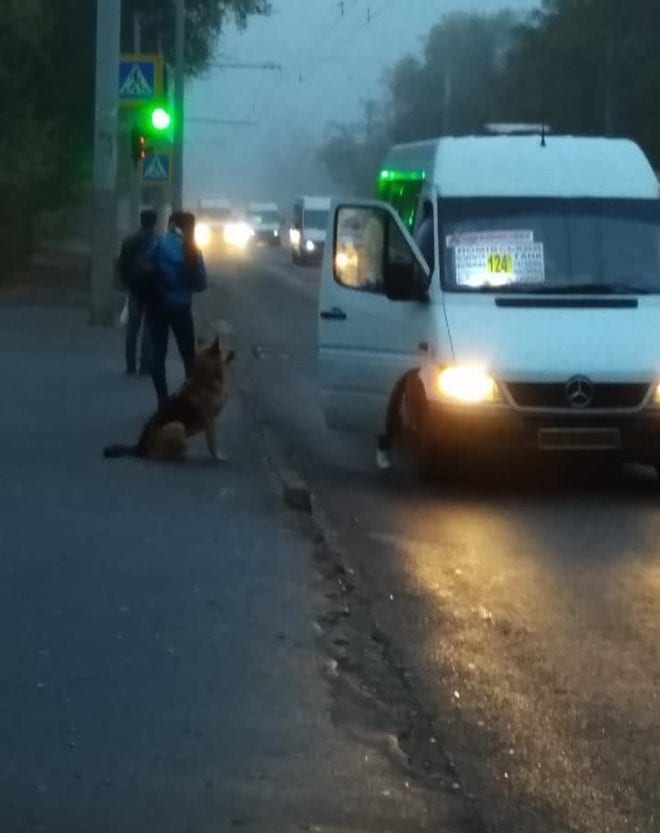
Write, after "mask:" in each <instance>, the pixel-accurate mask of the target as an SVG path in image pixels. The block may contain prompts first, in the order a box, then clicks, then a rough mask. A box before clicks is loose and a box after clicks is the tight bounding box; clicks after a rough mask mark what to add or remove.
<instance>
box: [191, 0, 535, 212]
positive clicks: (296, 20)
mask: <svg viewBox="0 0 660 833" xmlns="http://www.w3.org/2000/svg"><path fill="white" fill-rule="evenodd" d="M535 5H537V4H536V3H534V2H532V0H508V2H506V1H504V2H503V0H445V1H444V2H434V0H406V1H405V2H402V0H345V2H344V3H343V4H341V3H339V2H337V0H274V2H273V12H272V14H271V15H270V16H269V17H263V18H251V19H250V20H249V22H248V28H247V29H246V30H244V31H239V30H237V29H236V27H234V26H231V27H229V28H228V29H227V31H226V32H225V34H224V35H223V37H222V39H221V41H220V43H219V44H218V62H221V63H260V64H261V63H268V64H270V63H272V64H274V65H278V67H281V69H263V70H256V69H229V68H214V69H213V70H211V71H210V72H209V73H208V74H207V76H206V77H204V78H202V79H197V80H195V81H193V82H191V84H190V85H189V88H188V94H187V148H186V184H187V188H186V190H187V192H188V197H189V199H191V200H194V199H195V198H197V197H198V196H199V195H201V194H205V195H219V194H229V195H230V196H234V197H235V198H237V199H250V198H254V199H258V198H266V197H269V196H270V194H269V193H267V192H268V191H274V190H277V191H280V193H281V192H282V190H283V185H282V183H283V181H285V182H287V183H288V184H290V188H289V189H286V190H292V191H293V192H296V191H298V190H300V189H304V190H328V189H329V188H330V187H331V183H330V182H329V181H328V178H327V175H326V174H325V172H324V170H323V167H322V165H320V163H319V162H318V160H317V157H316V153H315V148H316V147H317V146H318V145H319V143H320V142H321V140H322V138H323V135H324V133H325V131H326V128H327V125H328V124H330V123H332V122H350V121H352V120H354V119H358V118H360V116H361V115H362V114H363V113H364V106H365V103H366V102H367V100H369V99H376V100H377V99H379V98H381V97H382V95H383V92H384V90H383V85H382V82H383V77H384V74H385V71H386V70H387V68H388V67H390V66H391V65H392V64H394V63H395V62H396V61H397V59H399V58H400V57H402V56H403V55H404V54H406V53H410V52H412V53H421V51H422V49H423V43H424V39H425V36H426V34H427V33H428V31H429V30H430V29H431V27H432V26H433V25H434V24H435V23H437V22H438V21H439V20H440V19H441V18H442V17H443V16H444V15H445V14H450V13H452V12H461V11H463V12H479V11H483V12H496V11H499V10H500V9H503V8H508V9H512V10H514V11H517V12H520V13H525V12H527V11H530V10H531V9H532V8H534V6H535ZM342 6H343V15H342V14H341V9H342ZM201 119H214V120H218V119H219V120H228V121H237V122H249V124H243V125H241V124H235V125H234V124H215V123H206V122H203V121H198V120H201Z"/></svg>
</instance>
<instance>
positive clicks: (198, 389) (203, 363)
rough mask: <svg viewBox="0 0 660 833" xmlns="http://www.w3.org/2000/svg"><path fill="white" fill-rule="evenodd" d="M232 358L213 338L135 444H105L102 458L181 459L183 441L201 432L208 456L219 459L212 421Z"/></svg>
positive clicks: (223, 396)
mask: <svg viewBox="0 0 660 833" xmlns="http://www.w3.org/2000/svg"><path fill="white" fill-rule="evenodd" d="M234 356H235V354H234V351H233V350H228V351H226V352H225V351H223V350H222V349H221V348H220V342H219V340H218V339H217V338H216V339H215V341H214V342H213V343H212V344H211V345H210V346H209V347H206V348H205V349H203V350H201V351H200V352H199V353H198V354H197V356H196V357H195V364H194V366H193V372H192V375H191V377H190V379H188V380H187V381H186V382H185V383H184V385H183V386H182V387H181V388H180V389H179V390H178V391H177V392H176V393H175V394H173V395H172V396H170V397H169V399H167V400H166V401H165V402H164V403H163V405H162V406H161V407H160V408H159V409H158V410H157V411H156V413H155V414H154V415H153V416H152V417H151V418H150V419H149V421H148V422H147V424H146V425H145V426H144V428H143V429H142V433H141V434H140V438H139V440H138V441H137V443H136V444H135V445H133V446H128V445H109V446H107V447H106V448H105V449H104V451H103V456H104V457H107V458H115V457H143V458H148V459H150V460H177V459H181V458H182V457H184V456H185V453H186V441H187V439H188V438H189V437H192V436H194V435H195V434H201V433H202V432H204V434H205V435H206V442H207V444H208V449H209V452H210V454H211V457H212V458H213V459H214V460H216V461H220V460H222V457H221V455H220V454H219V453H218V447H217V444H216V435H215V422H216V419H217V418H218V416H219V415H220V413H221V411H222V409H223V408H224V406H225V403H226V402H227V398H228V395H229V390H228V381H229V380H228V375H229V374H228V371H227V365H228V364H229V363H230V362H232V361H233V360H234Z"/></svg>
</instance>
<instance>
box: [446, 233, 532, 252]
mask: <svg viewBox="0 0 660 833" xmlns="http://www.w3.org/2000/svg"><path fill="white" fill-rule="evenodd" d="M533 242H534V232H533V231H526V230H524V229H513V230H506V229H503V230H501V231H499V230H493V231H467V232H459V233H458V234H448V235H447V237H446V239H445V243H446V245H447V248H448V249H455V248H456V247H457V246H503V245H506V244H510V245H513V246H520V245H523V244H525V243H533Z"/></svg>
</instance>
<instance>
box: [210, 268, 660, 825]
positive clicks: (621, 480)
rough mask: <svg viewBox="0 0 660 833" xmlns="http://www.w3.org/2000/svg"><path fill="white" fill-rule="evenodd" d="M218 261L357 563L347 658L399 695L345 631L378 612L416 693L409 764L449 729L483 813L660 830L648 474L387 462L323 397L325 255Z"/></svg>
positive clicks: (234, 311)
mask: <svg viewBox="0 0 660 833" xmlns="http://www.w3.org/2000/svg"><path fill="white" fill-rule="evenodd" d="M215 274H216V282H217V288H216V289H214V290H213V292H212V293H210V296H209V298H208V300H207V314H208V316H209V319H210V320H213V321H215V322H216V325H217V326H220V327H221V328H224V330H225V331H226V332H231V333H232V338H233V340H234V342H235V343H237V344H238V345H239V347H240V349H241V352H242V355H243V356H244V367H243V376H242V378H243V384H244V385H245V388H246V394H247V395H248V396H249V397H250V399H251V402H252V406H253V409H254V412H255V413H256V414H257V415H258V418H259V420H260V421H261V423H262V424H263V425H264V426H266V427H267V429H268V431H270V432H271V433H272V434H274V435H275V436H276V437H278V438H279V443H280V444H281V447H282V450H283V453H284V454H286V455H287V456H288V457H289V459H290V461H291V463H292V464H293V465H294V466H296V467H298V469H299V470H300V471H301V472H302V473H303V474H304V476H305V477H306V478H307V480H308V482H309V483H310V485H311V487H312V489H313V491H314V494H315V499H316V506H317V509H318V517H319V519H320V523H321V524H322V526H323V528H324V529H325V532H326V537H327V539H328V540H330V541H331V542H332V547H333V549H334V550H335V552H336V553H338V554H339V555H337V558H341V559H343V562H342V563H343V564H344V566H345V565H347V564H348V565H350V569H352V570H353V571H354V575H355V577H356V578H355V581H354V585H355V587H353V588H352V592H353V593H354V594H355V601H353V602H351V604H350V605H349V608H350V609H351V610H353V609H354V610H355V611H356V612H355V620H356V621H355V623H354V627H353V628H352V630H351V633H350V638H347V640H346V641H347V644H348V645H349V648H348V656H347V661H346V663H345V665H346V667H347V668H348V669H349V670H350V672H351V674H353V675H354V676H356V677H358V678H360V679H362V680H364V681H366V684H367V685H373V688H374V690H375V691H378V692H379V697H380V699H381V701H382V702H383V703H384V704H387V703H392V702H399V701H400V698H401V696H402V695H401V691H400V690H399V691H397V690H395V687H392V685H391V679H392V678H391V677H390V678H389V682H388V680H386V679H384V678H383V679H380V680H374V678H373V673H374V672H373V669H371V668H370V667H369V664H368V663H365V662H363V661H361V658H360V655H359V649H356V651H352V649H351V647H350V645H351V641H352V640H353V641H355V643H356V645H358V646H360V645H361V634H360V627H361V626H363V625H364V621H363V618H361V617H365V616H367V617H368V620H369V622H371V623H375V626H376V628H377V639H378V640H379V641H381V642H383V643H384V644H386V645H387V652H386V653H387V658H388V660H389V662H390V665H391V668H392V669H393V670H394V672H395V673H397V674H398V675H399V679H400V681H402V682H403V685H404V688H405V693H406V697H407V698H408V700H409V703H408V712H407V715H408V718H409V724H408V726H407V728H405V729H404V730H401V731H400V732H399V737H400V738H403V739H404V741H405V740H408V742H409V743H408V753H409V756H410V761H411V762H412V764H413V765H414V766H417V767H418V769H419V770H420V771H424V769H425V768H426V769H427V770H428V769H429V761H428V756H429V752H430V750H431V749H433V750H436V751H437V750H438V749H440V750H441V752H442V755H443V756H444V758H445V760H446V761H447V765H448V767H449V769H450V770H451V771H452V772H453V773H454V781H453V783H452V785H451V788H452V789H453V790H455V791H457V792H460V793H461V795H463V796H465V798H466V801H467V802H470V801H471V802H472V804H473V807H474V809H475V812H476V813H477V815H478V817H479V819H480V821H479V822H478V824H477V829H480V830H488V829H492V830H494V831H498V833H500V832H501V833H568V831H575V832H576V833H628V832H629V831H630V833H632V832H633V831H635V832H636V833H655V832H656V831H658V830H660V782H659V780H658V777H657V776H658V772H660V709H659V702H658V697H659V685H658V684H659V682H660V655H659V649H660V640H659V636H660V557H659V555H658V550H659V548H658V540H659V539H660V489H659V488H658V484H657V483H656V481H655V478H654V475H653V474H652V473H651V472H650V471H647V470H644V469H626V470H623V471H621V472H615V473H612V472H602V471H597V470H585V469H584V468H583V467H582V466H577V467H571V468H566V467H561V468H559V467H558V466H557V465H556V464H553V463H551V462H549V463H548V462H546V463H540V462H538V461H532V460H507V461H503V462H501V463H500V464H494V465H491V466H490V467H485V466H481V467H477V466H474V467H473V468H472V469H471V470H470V471H469V472H468V473H467V474H465V475H463V476H462V477H461V478H460V479H458V478H456V477H454V478H449V479H448V480H447V481H446V482H445V483H440V484H438V485H436V486H434V487H428V486H423V485H421V484H420V483H419V482H418V479H417V477H416V475H415V473H414V471H413V470H412V467H411V466H410V465H409V464H408V461H406V460H405V459H403V460H401V461H399V464H398V465H397V467H396V469H395V471H394V472H392V473H391V474H389V475H387V476H383V475H382V474H378V473H376V472H375V471H374V469H373V463H372V461H373V451H374V449H373V439H372V438H371V437H356V436H351V435H341V434H336V433H333V432H329V431H328V430H327V429H326V428H325V426H324V423H323V419H322V416H321V413H320V410H319V404H318V403H319V396H318V383H317V378H316V351H315V335H316V315H317V311H316V297H317V292H318V270H316V269H310V268H299V267H292V266H291V265H290V263H289V260H288V257H287V253H286V252H284V251H279V252H262V253H258V254H256V255H255V256H254V257H253V258H252V259H251V260H249V261H246V262H244V263H242V264H223V265H220V266H216V267H215ZM347 609H348V608H347ZM348 621H349V622H350V617H349V620H348ZM413 703H414V704H416V705H413ZM425 744H427V745H428V746H427V747H425Z"/></svg>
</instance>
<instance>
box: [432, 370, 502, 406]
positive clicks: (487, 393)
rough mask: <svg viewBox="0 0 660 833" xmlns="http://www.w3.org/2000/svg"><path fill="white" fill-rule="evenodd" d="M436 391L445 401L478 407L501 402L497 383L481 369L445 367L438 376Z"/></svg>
mask: <svg viewBox="0 0 660 833" xmlns="http://www.w3.org/2000/svg"><path fill="white" fill-rule="evenodd" d="M438 391H439V392H440V393H441V394H442V396H443V397H444V398H445V399H450V400H452V401H453V402H462V403H463V404H465V405H478V404H480V403H482V402H498V401H501V395H500V391H499V388H498V387H497V383H496V382H495V380H494V379H493V377H492V376H489V375H488V373H486V371H485V370H483V368H481V367H469V366H467V367H466V366H463V367H460V366H459V367H447V368H445V369H444V370H442V371H440V373H439V374H438Z"/></svg>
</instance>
